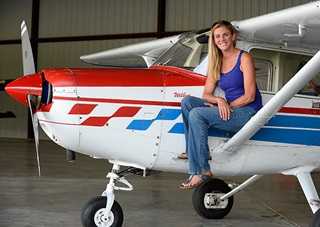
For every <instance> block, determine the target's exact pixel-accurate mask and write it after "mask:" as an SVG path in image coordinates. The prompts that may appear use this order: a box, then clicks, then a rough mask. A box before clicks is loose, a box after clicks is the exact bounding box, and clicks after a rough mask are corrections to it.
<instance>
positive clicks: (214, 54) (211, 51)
mask: <svg viewBox="0 0 320 227" xmlns="http://www.w3.org/2000/svg"><path fill="white" fill-rule="evenodd" d="M220 27H226V28H227V29H228V30H229V31H230V32H231V35H233V34H236V29H235V28H234V27H233V25H232V24H231V23H230V22H229V21H224V20H219V21H217V22H215V23H214V24H213V25H212V27H211V32H210V36H209V42H208V77H210V78H211V79H212V80H213V81H214V82H215V83H216V82H218V81H219V80H220V73H221V66H222V52H221V50H220V49H219V48H218V47H217V45H216V44H215V43H214V38H213V33H214V31H215V30H216V29H217V28H220ZM236 44H237V39H234V41H233V46H234V47H235V46H236Z"/></svg>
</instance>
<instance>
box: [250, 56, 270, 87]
mask: <svg viewBox="0 0 320 227" xmlns="http://www.w3.org/2000/svg"><path fill="white" fill-rule="evenodd" d="M254 65H255V69H256V81H257V84H258V88H259V90H263V91H271V90H272V87H271V81H272V63H271V62H270V61H266V60H259V59H254Z"/></svg>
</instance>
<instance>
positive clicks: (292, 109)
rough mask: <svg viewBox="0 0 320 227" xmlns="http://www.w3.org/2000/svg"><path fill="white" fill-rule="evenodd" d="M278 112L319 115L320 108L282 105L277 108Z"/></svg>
mask: <svg viewBox="0 0 320 227" xmlns="http://www.w3.org/2000/svg"><path fill="white" fill-rule="evenodd" d="M279 113H289V114H306V115H320V109H308V108H295V107H282V108H281V109H280V110H279Z"/></svg>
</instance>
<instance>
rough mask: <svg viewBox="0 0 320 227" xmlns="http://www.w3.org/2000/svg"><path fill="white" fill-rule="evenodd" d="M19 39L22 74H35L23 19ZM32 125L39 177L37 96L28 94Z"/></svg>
mask: <svg viewBox="0 0 320 227" xmlns="http://www.w3.org/2000/svg"><path fill="white" fill-rule="evenodd" d="M21 41H22V60H23V75H24V76H27V75H30V74H35V72H36V69H35V65H34V59H33V53H32V48H31V43H30V39H29V34H28V29H27V26H26V23H25V21H23V22H22V24H21ZM27 99H28V104H29V109H30V114H31V119H32V126H33V132H34V141H35V146H36V155H37V164H38V174H39V177H41V171H40V158H39V129H38V128H39V124H38V116H37V104H38V103H40V102H39V100H38V99H39V97H38V96H35V95H32V94H28V96H27Z"/></svg>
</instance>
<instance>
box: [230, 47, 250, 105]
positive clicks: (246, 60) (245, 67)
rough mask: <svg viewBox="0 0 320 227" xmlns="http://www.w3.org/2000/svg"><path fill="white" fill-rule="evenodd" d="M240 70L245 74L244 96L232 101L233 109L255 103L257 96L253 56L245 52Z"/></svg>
mask: <svg viewBox="0 0 320 227" xmlns="http://www.w3.org/2000/svg"><path fill="white" fill-rule="evenodd" d="M240 69H241V70H242V72H243V83H244V95H243V96H241V97H239V98H237V99H236V100H234V101H232V102H231V103H230V105H231V106H232V107H241V106H245V105H247V104H249V103H251V102H253V101H254V99H255V96H256V72H255V68H254V63H253V58H252V56H251V55H250V54H249V53H247V52H244V53H243V55H242V57H241V65H240Z"/></svg>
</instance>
